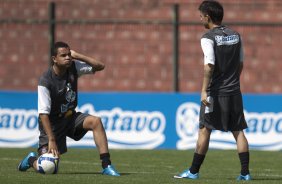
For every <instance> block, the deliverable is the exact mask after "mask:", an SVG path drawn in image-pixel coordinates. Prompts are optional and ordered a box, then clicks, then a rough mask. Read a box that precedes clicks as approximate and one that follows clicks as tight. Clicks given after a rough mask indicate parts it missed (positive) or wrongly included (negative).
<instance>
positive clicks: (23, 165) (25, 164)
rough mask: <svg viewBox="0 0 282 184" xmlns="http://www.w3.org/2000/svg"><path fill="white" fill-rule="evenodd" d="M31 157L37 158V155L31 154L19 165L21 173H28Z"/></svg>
mask: <svg viewBox="0 0 282 184" xmlns="http://www.w3.org/2000/svg"><path fill="white" fill-rule="evenodd" d="M30 157H36V153H34V152H30V153H29V154H28V155H27V156H26V157H25V158H24V159H23V160H22V161H21V162H20V164H19V166H18V170H19V171H26V170H28V169H29V168H30V167H31V166H30V165H29V163H28V159H29V158H30Z"/></svg>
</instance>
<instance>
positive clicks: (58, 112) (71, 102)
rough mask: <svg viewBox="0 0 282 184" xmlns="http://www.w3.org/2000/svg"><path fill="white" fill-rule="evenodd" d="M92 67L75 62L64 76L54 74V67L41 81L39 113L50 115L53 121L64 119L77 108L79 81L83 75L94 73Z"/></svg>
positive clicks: (39, 86)
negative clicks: (67, 113)
mask: <svg viewBox="0 0 282 184" xmlns="http://www.w3.org/2000/svg"><path fill="white" fill-rule="evenodd" d="M94 72H95V71H94V70H93V68H92V66H90V65H88V64H86V63H84V62H81V61H76V60H74V61H73V63H72V65H71V67H70V68H68V70H67V72H66V73H65V74H64V76H58V75H56V74H55V73H54V70H53V69H52V67H50V68H49V69H48V70H47V72H45V73H44V74H43V75H42V76H41V77H40V79H39V84H38V113H39V114H49V118H50V120H51V121H54V120H57V119H60V118H62V117H63V116H64V115H65V113H66V112H67V111H68V110H74V109H75V108H76V106H77V79H78V77H80V76H81V75H83V74H90V73H94Z"/></svg>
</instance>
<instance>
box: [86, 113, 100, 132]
mask: <svg viewBox="0 0 282 184" xmlns="http://www.w3.org/2000/svg"><path fill="white" fill-rule="evenodd" d="M86 124H87V127H88V129H91V130H95V129H97V128H99V127H103V124H102V121H101V118H100V117H95V116H90V117H88V118H87V122H86Z"/></svg>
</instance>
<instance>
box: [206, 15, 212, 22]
mask: <svg viewBox="0 0 282 184" xmlns="http://www.w3.org/2000/svg"><path fill="white" fill-rule="evenodd" d="M205 17H206V19H207V22H209V23H210V22H212V19H211V17H210V16H209V15H205Z"/></svg>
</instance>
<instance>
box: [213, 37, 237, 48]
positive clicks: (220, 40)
mask: <svg viewBox="0 0 282 184" xmlns="http://www.w3.org/2000/svg"><path fill="white" fill-rule="evenodd" d="M239 40H240V38H239V35H228V36H215V41H216V44H217V46H220V45H234V44H236V43H239Z"/></svg>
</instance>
